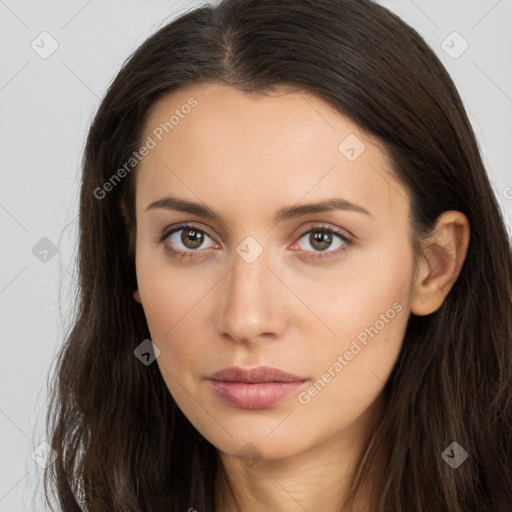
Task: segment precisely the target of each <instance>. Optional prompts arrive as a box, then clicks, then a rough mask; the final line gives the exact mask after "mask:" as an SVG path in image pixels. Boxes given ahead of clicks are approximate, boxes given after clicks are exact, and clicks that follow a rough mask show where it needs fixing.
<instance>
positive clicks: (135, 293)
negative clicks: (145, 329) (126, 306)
mask: <svg viewBox="0 0 512 512" xmlns="http://www.w3.org/2000/svg"><path fill="white" fill-rule="evenodd" d="M133 298H134V299H135V300H136V301H137V302H139V303H140V304H142V302H141V300H140V294H139V290H135V291H134V292H133Z"/></svg>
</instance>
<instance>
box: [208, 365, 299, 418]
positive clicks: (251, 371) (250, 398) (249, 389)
mask: <svg viewBox="0 0 512 512" xmlns="http://www.w3.org/2000/svg"><path fill="white" fill-rule="evenodd" d="M209 379H210V382H211V383H212V387H213V389H214V390H215V391H216V392H217V394H218V395H219V396H220V398H221V399H223V400H224V401H225V402H226V403H227V404H229V405H231V406H233V407H237V408H240V409H265V408H267V407H270V406H272V405H274V404H276V403H277V402H279V401H280V400H282V399H283V398H285V397H286V396H288V395H291V394H292V393H293V392H294V391H296V390H297V389H298V388H300V387H301V386H302V385H303V384H304V382H306V381H307V380H308V379H306V378H304V377H299V376H297V375H292V374H290V373H287V372H284V371H282V370H278V369H277V368H270V367H268V366H258V367H256V368H248V369H245V368H240V367H235V366H232V367H229V368H225V369H224V370H221V371H219V372H216V373H214V374H213V375H210V377H209Z"/></svg>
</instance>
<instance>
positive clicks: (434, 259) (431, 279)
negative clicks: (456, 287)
mask: <svg viewBox="0 0 512 512" xmlns="http://www.w3.org/2000/svg"><path fill="white" fill-rule="evenodd" d="M469 233H470V227H469V221H468V219H467V217H466V216H465V215H464V214H463V213H461V212H458V211H452V210H450V211H446V212H444V213H442V214H441V215H440V216H439V218H438V219H437V222H436V226H435V229H434V233H433V234H432V236H431V237H429V238H428V239H427V240H425V241H424V244H423V248H424V255H423V256H422V259H421V263H419V268H418V270H417V274H416V280H415V283H414V290H413V293H412V301H411V312H412V313H414V314H415V315H419V316H422V315H429V314H430V313H433V312H434V311H436V310H437V309H438V308H439V307H441V304H442V303H443V301H444V299H445V298H446V296H447V295H448V292H449V291H450V290H451V288H452V286H453V284H454V283H455V281H456V280H457V277H458V276H459V273H460V271H461V268H462V264H463V263H464V259H465V258H466V254H467V249H468V244H469Z"/></svg>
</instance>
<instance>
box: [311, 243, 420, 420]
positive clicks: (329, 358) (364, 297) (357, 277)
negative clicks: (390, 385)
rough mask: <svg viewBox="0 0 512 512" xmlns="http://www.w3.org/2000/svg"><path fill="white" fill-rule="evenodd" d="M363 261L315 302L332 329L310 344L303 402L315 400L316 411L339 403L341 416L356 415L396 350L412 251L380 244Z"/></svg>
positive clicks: (391, 364)
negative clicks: (310, 370)
mask: <svg viewBox="0 0 512 512" xmlns="http://www.w3.org/2000/svg"><path fill="white" fill-rule="evenodd" d="M365 260H366V261H365V262H362V261H360V262H359V263H360V264H361V266H357V268H356V267H355V266H354V267H353V268H351V269H348V268H347V269H345V270H344V272H343V274H344V276H343V279H342V274H340V277H339V279H337V280H335V282H334V283H333V284H332V285H331V286H332V289H330V291H329V293H327V294H325V295H324V301H325V302H323V303H320V304H318V307H319V311H323V315H324V317H323V318H325V319H326V323H327V324H328V325H329V327H330V328H331V329H332V330H333V331H334V332H335V334H333V335H332V336H330V337H328V338H324V341H323V343H321V344H318V343H317V344H316V346H313V345H311V347H309V360H310V361H312V367H314V368H315V381H314V383H313V386H312V388H310V389H309V390H306V393H305V395H303V397H302V398H303V399H302V402H301V403H303V404H307V403H311V404H313V403H315V404H316V405H314V406H313V407H315V408H318V411H319V413H320V411H321V410H322V409H323V408H326V409H325V410H332V409H330V407H331V406H332V405H333V404H338V405H339V406H340V407H339V408H336V410H338V411H340V414H341V415H345V414H346V413H347V412H349V411H350V412H351V413H353V414H357V411H361V410H362V409H364V408H365V407H366V406H368V405H370V403H371V402H372V401H373V400H374V399H375V398H376V396H377V395H378V393H379V392H380V391H381V390H382V388H383V387H384V384H385V382H386V380H387V378H388V377H389V375H390V373H391V371H392V369H393V367H394V364H395V362H396V360H397V358H398V355H399V353H400V349H401V346H402V342H403V339H404V335H405V330H406V326H407V321H408V318H409V314H410V286H411V280H412V275H413V256H412V252H410V251H409V250H408V249H407V246H406V245H405V244H404V246H403V250H397V249H396V246H393V247H392V246H390V247H388V248H386V247H384V248H382V249H381V250H380V251H379V254H378V255H377V254H375V255H372V254H371V253H369V254H368V256H366V257H365ZM317 342H318V340H317ZM319 346H321V347H322V350H318V347H319Z"/></svg>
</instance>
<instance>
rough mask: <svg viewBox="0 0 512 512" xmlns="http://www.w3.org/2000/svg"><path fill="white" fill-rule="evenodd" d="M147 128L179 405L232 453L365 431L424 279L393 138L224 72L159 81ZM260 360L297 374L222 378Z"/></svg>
mask: <svg viewBox="0 0 512 512" xmlns="http://www.w3.org/2000/svg"><path fill="white" fill-rule="evenodd" d="M166 123H167V124H166ZM143 141H144V144H145V146H146V150H142V151H141V154H142V153H145V154H146V156H145V157H144V158H143V160H142V162H141V164H140V167H139V169H138V170H137V172H138V175H137V185H136V215H137V238H136V268H137V280H138V290H139V294H140V300H141V302H142V306H143V308H144V313H145V315H146V318H147V322H148V326H149V330H150V333H151V337H152V341H153V343H154V344H155V345H156V346H157V347H158V348H159V350H160V355H159V357H158V358H157V360H156V362H157V364H158V366H159V368H160V370H161V373H162V376H163V378H164V380H165V383H166V385H167V387H168V389H169V391H170V393H171V394H172V396H173V397H174V399H175V401H176V402H177V404H178V406H179V407H180V409H181V410H182V411H183V413H184V414H185V415H186V416H187V417H188V419H189V420H190V421H191V423H192V424H193V425H194V426H195V427H196V429H197V430H198V431H199V432H200V433H201V434H202V435H203V436H204V437H205V438H207V439H208V440H209V441H210V442H211V443H212V444H213V445H215V446H216V447H217V448H218V449H219V450H221V451H222V452H224V453H226V454H230V455H237V454H238V455H239V456H250V455H252V456H254V457H256V458H259V457H261V458H266V459H277V458H283V457H289V456H293V455H294V454H298V453H299V452H304V451H305V450H307V449H310V448H313V447H315V446H317V445H320V444H321V443H333V442H336V440H337V439H339V440H340V442H345V443H347V442H349V441H348V440H351V441H350V442H352V443H353V442H354V441H355V440H356V439H359V438H360V436H361V434H362V432H363V427H364V421H363V420H364V418H366V417H367V416H368V414H369V411H371V405H372V404H373V403H374V401H375V399H376V398H377V396H378V395H379V393H380V392H381V390H382V389H383V387H384V383H385V381H386V380H387V378H388V376H389V375H390V372H391V371H392V369H393V366H394V364H395V361H396V359H397V356H398V354H399V351H400V348H401V344H402V340H403V337H404V332H405V327H406V323H407V319H408V317H409V314H410V304H411V293H412V289H413V273H414V266H413V250H412V245H411V242H410V231H409V222H408V214H409V203H408V196H407V194H406V192H405V190H404V189H403V188H402V187H401V186H400V185H399V184H398V183H397V182H396V181H394V180H393V179H392V177H391V175H390V174H389V173H390V166H389V165H390V164H389V162H388V160H387V158H386V156H385V154H384V153H383V152H382V151H381V150H380V149H379V148H378V147H377V146H376V145H375V144H376V143H375V141H372V140H371V139H370V138H369V137H368V136H366V135H365V134H363V133H362V132H361V131H360V129H358V127H357V126H356V125H355V124H353V123H352V122H351V121H349V120H348V119H347V118H345V117H344V116H342V115H340V114H339V113H338V112H337V111H335V110H334V109H332V108H330V107H329V106H328V105H327V104H325V103H323V102H322V101H321V100H320V99H318V98H317V97H315V96H312V95H310V94H306V93H300V94H299V93H290V94H285V93H284V90H283V93H282V94H277V93H273V94H271V95H268V96H256V95H247V94H244V93H242V92H240V91H238V90H236V89H233V88H230V87H226V86H223V85H219V84H210V85H208V86H206V84H200V85H195V86H191V87H188V88H186V89H185V88H184V89H181V90H179V91H177V92H174V93H173V94H170V95H168V96H166V97H165V98H163V99H161V100H160V101H159V102H158V103H157V104H156V105H155V106H154V108H153V110H152V112H151V115H150V118H149V120H148V122H147V124H146V129H145V134H144V139H143ZM187 205H189V207H187ZM314 205H319V206H314ZM184 223H186V224H188V225H189V227H188V228H187V227H183V226H182V225H183V224H184ZM328 230H332V232H330V231H328ZM172 231H173V233H171V232H172ZM172 251H176V252H172ZM141 341H142V340H141ZM261 366H266V367H271V368H276V369H280V370H283V371H285V372H288V373H289V374H292V375H293V376H294V377H292V378H291V381H292V382H287V383H284V382H282V381H281V382H276V380H279V379H280V377H279V376H276V375H275V374H272V373H265V372H262V373H261V374H253V375H252V377H253V378H254V380H255V382H256V383H254V382H253V383H248V382H242V381H243V376H242V377H241V376H240V375H238V374H236V373H235V374H232V375H231V377H229V376H220V377H219V380H216V381H212V379H211V378H210V377H211V376H212V375H213V374H214V373H216V372H219V371H220V370H222V369H225V368H228V367H239V368H242V369H251V368H254V367H261ZM245 377H246V378H248V379H250V378H251V374H250V373H248V374H246V375H245ZM229 378H231V379H233V381H231V382H227V381H226V379H229ZM272 381H273V383H272ZM342 440H343V441H342Z"/></svg>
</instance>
